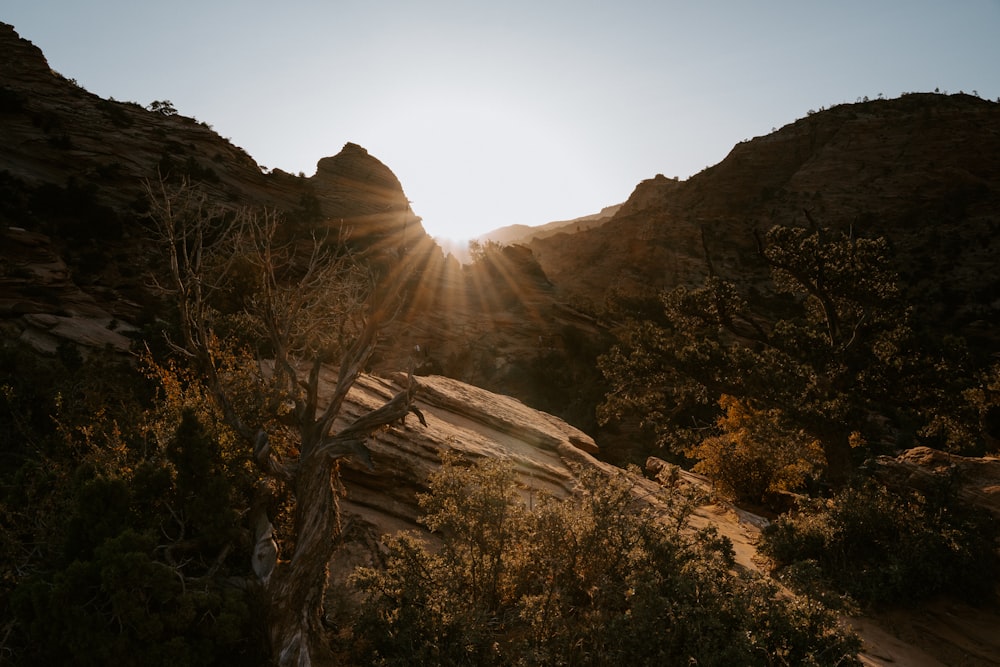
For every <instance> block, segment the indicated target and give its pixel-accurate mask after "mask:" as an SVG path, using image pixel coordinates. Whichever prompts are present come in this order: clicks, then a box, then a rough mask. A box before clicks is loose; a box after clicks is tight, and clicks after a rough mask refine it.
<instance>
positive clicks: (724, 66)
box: [0, 0, 1000, 239]
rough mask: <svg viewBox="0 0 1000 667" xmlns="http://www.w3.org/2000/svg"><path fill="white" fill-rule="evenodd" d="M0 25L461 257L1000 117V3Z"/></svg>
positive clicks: (54, 14)
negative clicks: (943, 97)
mask: <svg viewBox="0 0 1000 667" xmlns="http://www.w3.org/2000/svg"><path fill="white" fill-rule="evenodd" d="M0 21H4V22H6V23H10V24H13V25H14V27H15V29H16V30H17V31H18V33H19V34H20V35H21V36H22V37H24V38H26V39H29V40H31V41H32V42H34V43H35V44H36V45H37V46H38V47H40V48H41V49H42V51H43V52H44V53H45V55H46V57H47V58H48V61H49V64H50V65H51V66H52V68H53V69H55V70H56V71H58V72H59V73H61V74H63V75H64V76H66V77H69V78H72V79H76V81H77V82H78V83H79V84H80V85H81V86H83V87H84V88H86V89H87V90H89V91H91V92H93V93H96V94H97V95H100V96H101V97H113V98H115V99H117V100H122V101H134V102H139V103H141V104H143V105H146V104H149V103H150V102H152V101H153V100H170V101H171V102H172V103H173V104H174V106H175V107H176V108H177V110H178V111H179V112H180V113H182V114H184V115H186V116H193V117H195V118H197V119H198V120H200V121H205V122H207V123H209V124H210V125H211V126H212V127H214V128H215V130H216V131H217V132H218V133H219V134H221V135H222V136H224V137H227V138H229V139H230V140H231V141H232V142H233V143H235V144H236V145H237V146H240V147H242V148H244V149H245V150H246V151H247V152H248V153H249V154H250V155H251V156H252V157H253V158H254V159H255V160H256V161H257V162H258V163H259V164H261V165H265V166H267V167H269V168H280V169H283V170H285V171H288V172H292V173H298V172H304V173H305V174H306V175H312V174H313V173H315V170H316V162H317V161H318V160H319V159H320V158H322V157H325V156H328V155H334V154H336V153H337V152H339V151H340V149H341V147H343V145H344V144H345V143H346V142H349V141H350V142H354V143H357V144H360V145H362V146H364V147H365V148H367V149H368V151H369V153H371V154H372V155H374V156H375V157H377V158H378V159H380V160H381V161H382V162H384V163H385V164H386V165H387V166H388V167H389V168H390V169H392V171H393V172H394V173H395V174H396V176H397V177H398V178H399V180H400V182H401V183H402V185H403V189H404V190H405V191H406V194H407V196H408V198H409V199H410V201H411V202H412V206H413V210H414V212H415V213H416V214H417V215H419V216H421V217H422V218H423V222H424V227H425V228H426V229H427V230H428V232H430V233H431V234H432V235H438V236H447V237H451V238H456V239H463V238H468V237H474V236H477V235H479V234H481V233H483V232H485V231H488V230H490V229H493V228H496V227H500V226H503V225H508V224H514V223H520V224H528V225H538V224H544V223H546V222H550V221H553V220H565V219H570V218H574V217H578V216H582V215H587V214H590V213H595V212H597V211H599V210H600V209H601V208H602V207H604V206H608V205H611V204H616V203H619V202H622V201H624V200H625V199H626V198H627V197H628V195H629V194H630V193H631V192H632V190H633V189H634V188H635V186H636V184H637V183H638V182H639V181H641V180H643V179H646V178H651V177H653V176H654V175H656V174H658V173H662V174H664V175H666V176H668V177H672V176H678V177H680V178H682V179H683V178H687V177H688V176H690V175H692V174H695V173H697V172H699V171H701V170H702V169H704V168H705V167H708V166H711V165H713V164H717V163H718V162H720V161H721V160H722V159H723V158H724V157H725V156H726V154H727V153H728V152H729V150H730V149H731V148H732V147H733V145H735V144H736V143H738V142H740V141H742V140H744V139H750V138H753V137H755V136H759V135H764V134H767V133H769V132H770V131H771V129H772V128H776V127H781V126H783V125H785V124H787V123H790V122H792V121H794V120H796V119H798V118H801V117H803V116H805V115H806V113H807V112H808V111H809V110H810V109H819V108H820V107H824V106H831V105H834V104H838V103H841V102H854V101H855V100H857V99H858V98H861V97H863V96H868V97H870V98H876V97H878V95H879V94H882V95H884V96H886V97H896V96H898V95H899V94H901V93H903V92H913V91H920V92H927V91H933V90H934V89H935V88H940V90H941V91H942V92H944V91H948V92H952V93H955V92H959V91H960V90H961V91H965V92H967V93H971V92H972V91H977V92H978V94H979V95H980V96H981V97H984V98H987V99H992V100H996V99H998V98H1000V0H953V1H946V0H937V1H924V0H862V1H854V0H841V1H838V2H830V1H827V2H812V1H809V0H781V1H778V0H774V1H768V0H731V1H726V2H723V1H721V0H719V1H713V0H704V1H697V0H689V1H687V2H679V1H661V2H652V1H646V2H643V1H638V0H608V1H604V2H596V1H588V0H576V1H562V0H551V1H546V0H527V1H522V0H504V1H499V0H492V1H491V2H474V1H472V0H466V1H464V2H462V1H458V0H452V1H446V0H428V1H424V2H421V1H419V0H409V1H406V0H356V1H355V0H280V1H279V0H267V1H266V2H265V1H261V0H240V1H236V0H231V1H223V0H199V1H197V2H195V1H193V0H162V1H158V2H157V1H153V2H146V1H145V0H91V1H89V2H85V1H83V0H2V4H0Z"/></svg>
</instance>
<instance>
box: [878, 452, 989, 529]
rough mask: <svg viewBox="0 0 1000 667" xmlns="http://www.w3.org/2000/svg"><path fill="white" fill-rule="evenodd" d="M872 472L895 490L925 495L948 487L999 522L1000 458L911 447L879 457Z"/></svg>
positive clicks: (963, 499)
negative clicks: (962, 454) (919, 492)
mask: <svg viewBox="0 0 1000 667" xmlns="http://www.w3.org/2000/svg"><path fill="white" fill-rule="evenodd" d="M875 472H876V473H877V474H878V476H879V477H880V478H881V479H882V480H883V481H884V482H886V483H887V484H889V485H890V486H894V487H897V488H903V489H918V490H921V491H925V492H928V491H930V492H933V491H935V490H937V489H941V488H950V489H951V490H953V491H954V492H955V493H956V494H957V495H958V497H959V498H960V499H961V500H962V501H963V502H965V503H967V504H968V505H971V506H973V507H979V508H981V509H984V510H986V511H988V512H990V513H991V514H993V516H995V517H996V518H997V519H1000V458H997V457H993V456H986V457H970V456H959V455H957V454H949V453H948V452H942V451H940V450H938V449H931V448H930V447H914V448H913V449H908V450H906V451H905V452H903V453H901V454H899V455H898V456H880V457H878V459H877V460H876V468H875Z"/></svg>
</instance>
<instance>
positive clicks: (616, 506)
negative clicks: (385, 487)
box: [353, 459, 859, 665]
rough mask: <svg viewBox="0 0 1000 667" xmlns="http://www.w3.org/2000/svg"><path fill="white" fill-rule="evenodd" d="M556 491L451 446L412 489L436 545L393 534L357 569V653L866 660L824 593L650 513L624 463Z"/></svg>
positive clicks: (466, 658) (680, 506)
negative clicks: (822, 600) (539, 491)
mask: <svg viewBox="0 0 1000 667" xmlns="http://www.w3.org/2000/svg"><path fill="white" fill-rule="evenodd" d="M580 479H581V488H580V489H579V490H578V493H576V494H575V495H573V496H572V497H570V498H567V499H565V500H559V499H556V498H552V497H543V498H541V499H538V500H537V501H535V500H533V502H532V503H531V505H530V506H528V505H526V504H525V503H524V502H523V500H522V499H521V494H519V493H518V489H517V488H516V486H515V476H514V473H513V470H512V468H511V466H510V465H509V464H507V463H503V462H500V461H495V460H493V461H484V462H481V463H478V464H476V465H473V466H471V467H463V466H462V465H460V463H459V461H458V460H456V459H447V460H446V461H445V462H444V465H443V466H442V468H441V469H440V470H439V471H438V472H437V473H435V474H434V475H433V476H432V478H431V481H430V493H429V494H427V495H426V496H423V497H421V498H420V504H421V507H422V509H423V510H424V511H425V512H426V515H425V516H424V518H423V519H422V521H423V523H424V524H425V525H426V526H427V527H428V528H430V529H431V531H432V534H433V536H434V538H435V539H436V542H435V544H434V545H431V544H430V543H429V542H428V541H427V540H426V539H424V538H422V537H421V536H419V535H416V534H413V533H409V534H401V535H399V536H396V537H393V538H391V539H389V540H388V542H387V556H386V561H385V565H384V568H380V569H376V568H362V569H359V570H358V571H357V572H356V574H355V576H354V578H353V582H354V584H355V585H356V586H357V588H358V589H359V590H360V592H361V593H362V596H363V604H362V610H361V613H360V616H359V617H358V619H357V621H356V623H355V625H354V628H353V631H354V637H355V638H356V641H355V645H354V651H355V656H354V657H355V659H356V660H357V661H358V662H359V663H361V664H382V665H403V664H407V665H409V664H443V665H455V664H479V665H515V664H530V665H538V664H542V665H545V664H579V665H604V664H637V665H646V664H649V665H653V664H655V665H662V664H699V665H736V664H738V665H770V664H774V663H775V662H777V661H784V662H783V664H796V665H834V664H839V665H850V664H855V665H856V664H859V663H858V662H857V658H856V653H857V651H858V648H859V643H858V641H857V639H856V638H855V637H854V636H853V635H849V634H846V633H845V632H844V631H843V630H841V629H839V627H838V626H837V623H836V619H835V618H834V616H833V615H832V614H831V613H830V612H829V611H828V610H826V609H825V608H824V607H822V606H821V605H819V604H818V603H815V602H812V601H801V600H789V599H787V598H784V597H781V596H779V595H777V591H776V588H775V587H774V586H773V585H771V584H769V583H766V582H765V581H763V580H762V579H761V578H760V577H758V576H754V575H751V574H748V573H745V572H742V571H740V570H738V568H737V567H736V566H735V563H734V557H733V551H732V545H731V544H730V543H729V541H728V540H726V539H724V538H721V537H719V536H718V535H717V534H716V533H715V532H714V531H712V530H702V531H694V530H691V529H689V528H688V527H687V525H686V517H687V508H686V506H685V505H684V503H682V502H680V501H679V500H678V499H677V498H676V497H673V498H671V497H665V498H664V499H663V500H664V501H665V502H666V503H667V505H668V507H670V508H671V511H670V512H669V514H668V515H663V514H662V513H661V514H660V515H658V514H657V513H655V512H654V511H653V510H652V508H651V505H649V504H647V503H646V501H645V500H637V498H636V495H635V494H634V492H633V489H632V485H631V483H630V482H629V481H628V479H627V478H626V477H625V476H621V477H619V478H616V479H611V480H609V479H607V478H606V477H602V476H600V475H598V474H597V473H595V472H588V471H580Z"/></svg>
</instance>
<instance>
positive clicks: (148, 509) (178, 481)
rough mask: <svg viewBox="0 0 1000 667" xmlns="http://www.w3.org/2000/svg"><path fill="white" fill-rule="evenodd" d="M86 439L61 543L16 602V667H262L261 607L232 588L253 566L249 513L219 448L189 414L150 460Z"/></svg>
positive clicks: (129, 447) (107, 441)
mask: <svg viewBox="0 0 1000 667" xmlns="http://www.w3.org/2000/svg"><path fill="white" fill-rule="evenodd" d="M93 425H94V426H97V425H98V423H97V422H95V423H94V424H93ZM122 435H124V436H125V437H129V436H130V435H134V434H122ZM109 436H110V437H109ZM88 437H90V438H92V439H93V444H94V445H96V448H95V450H94V452H92V453H91V454H90V455H87V456H85V458H84V461H83V462H82V464H81V465H79V466H78V467H77V469H76V471H75V472H74V474H73V477H72V482H71V490H70V492H69V498H68V500H67V502H65V503H64V504H63V505H61V511H62V512H64V513H65V515H66V516H65V524H64V528H63V529H62V530H61V531H60V532H59V535H60V536H61V539H60V543H59V544H58V545H52V550H51V553H50V555H49V557H48V558H46V559H44V560H43V561H39V562H38V563H36V564H35V568H34V570H33V571H32V572H31V573H30V574H29V575H28V576H26V577H24V578H23V579H22V580H21V581H19V582H18V585H17V587H16V588H15V589H14V591H13V594H12V596H11V604H12V610H13V616H14V618H15V619H16V620H17V622H18V627H17V630H18V634H19V635H20V636H21V638H22V639H21V642H20V643H21V646H20V647H19V650H18V661H19V662H20V663H21V664H26V665H27V664H70V663H72V664H78V665H106V664H109V663H114V664H120V665H178V664H180V665H218V664H230V663H231V662H232V661H233V660H240V661H241V662H244V663H245V664H262V661H263V658H264V657H265V656H266V652H265V651H264V650H263V641H262V640H263V633H262V632H261V631H259V630H258V627H259V626H258V622H259V614H257V613H256V610H255V608H254V601H253V597H252V596H251V595H250V594H249V592H248V590H247V589H246V587H241V586H236V585H234V583H233V582H234V581H239V577H238V575H239V574H240V573H241V571H242V570H243V569H245V567H246V566H245V560H246V558H247V557H248V549H249V540H247V539H246V536H245V531H243V530H241V521H240V515H239V513H238V510H240V509H243V510H244V511H245V508H246V506H247V502H246V498H242V499H241V498H238V497H236V493H237V492H236V489H238V488H239V487H240V486H241V484H240V480H239V479H238V475H234V470H236V468H234V467H233V466H232V465H231V463H232V462H230V461H226V460H225V457H224V456H223V454H222V452H221V450H220V448H219V447H218V443H216V442H214V441H213V439H212V438H211V436H210V435H209V434H208V433H207V431H206V430H205V429H204V428H203V427H202V425H201V424H200V423H199V422H198V420H197V419H196V418H195V416H194V415H193V413H191V412H187V413H185V415H184V417H183V419H182V421H181V423H180V425H179V427H178V428H177V429H176V432H175V434H174V437H173V438H172V439H171V442H170V444H169V446H167V447H166V448H164V449H163V450H159V449H154V450H153V451H147V454H148V455H146V454H143V453H142V452H143V449H142V448H140V447H136V446H134V444H135V443H133V444H127V443H126V446H125V447H124V448H123V449H120V448H118V447H117V443H116V442H115V441H114V439H115V437H116V436H115V434H114V433H113V432H110V431H108V432H105V433H104V434H98V433H97V432H96V431H94V430H91V433H90V435H89V436H88ZM101 450H103V451H101ZM115 450H118V451H117V453H115V454H114V455H113V456H108V455H107V453H106V452H107V451H115ZM234 575H236V576H235V578H233V577H234Z"/></svg>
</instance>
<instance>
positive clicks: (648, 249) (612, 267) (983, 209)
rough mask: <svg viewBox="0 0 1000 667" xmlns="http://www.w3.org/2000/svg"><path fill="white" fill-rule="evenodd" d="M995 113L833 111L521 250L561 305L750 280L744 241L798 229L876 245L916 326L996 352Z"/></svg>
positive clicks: (875, 104)
mask: <svg viewBox="0 0 1000 667" xmlns="http://www.w3.org/2000/svg"><path fill="white" fill-rule="evenodd" d="M998 209H1000V104H997V103H994V102H990V101H986V100H982V99H979V98H976V97H972V96H969V95H950V96H948V95H938V94H911V95H906V96H904V97H902V98H899V99H894V100H876V101H870V102H863V103H858V104H847V105H840V106H837V107H833V108H831V109H828V110H825V111H821V112H818V113H815V114H813V115H810V116H808V117H806V118H802V119H800V120H798V121H796V122H794V123H792V124H789V125H787V126H785V127H783V128H781V129H779V130H777V131H775V132H773V133H772V134H769V135H767V136H764V137H757V138H755V139H753V140H750V141H747V142H743V143H741V144H738V145H737V146H735V147H734V148H733V150H732V151H731V152H730V153H729V155H728V156H727V157H726V158H725V159H724V160H723V161H722V162H720V163H719V164H717V165H715V166H713V167H710V168H708V169H705V170H704V171H703V172H701V173H699V174H697V175H695V176H692V177H691V178H689V179H688V180H686V181H680V182H678V181H674V180H670V179H666V178H663V177H662V176H658V177H656V178H652V179H649V180H646V181H643V182H642V183H640V184H639V185H638V186H637V187H636V189H635V191H634V192H633V193H632V195H631V197H630V198H629V200H628V201H627V202H626V203H625V204H624V205H623V206H622V208H621V209H620V210H619V211H618V213H617V214H616V215H615V216H614V218H612V220H611V221H609V222H608V223H606V224H604V225H602V226H601V227H599V228H596V229H591V230H585V231H581V232H580V233H579V234H577V235H574V236H572V243H569V242H567V237H566V236H557V237H549V238H538V239H535V240H533V241H532V242H531V244H530V247H531V248H532V251H533V252H534V254H535V256H536V258H537V259H538V261H539V263H540V264H541V266H542V268H543V270H544V271H545V273H546V275H547V276H549V279H550V280H552V282H553V283H554V284H555V285H556V287H557V289H558V290H560V292H561V293H562V294H563V295H564V296H565V297H566V298H568V299H571V300H576V301H578V302H583V303H588V304H591V307H593V308H595V309H600V308H601V307H602V306H603V304H604V299H605V297H606V296H607V295H608V292H609V290H624V291H625V292H626V293H650V292H652V291H655V290H658V289H661V288H665V287H672V286H674V285H678V284H685V283H688V284H690V283H698V282H700V281H701V279H702V277H703V276H705V275H706V274H707V264H706V262H705V257H704V254H705V251H704V248H703V245H702V241H701V238H702V230H704V232H705V236H706V240H707V247H708V251H709V253H710V254H711V255H712V262H713V264H714V266H715V268H716V269H717V270H718V271H719V272H720V273H721V274H722V275H726V276H738V275H759V274H760V273H761V272H762V271H763V266H762V264H761V263H760V262H759V260H758V258H757V256H756V252H755V241H754V236H753V231H754V230H755V229H756V230H761V231H763V230H766V229H768V228H769V227H771V226H772V225H788V226H808V224H809V223H808V220H807V215H809V216H811V217H812V218H813V219H814V220H815V221H816V222H817V223H818V224H820V225H823V226H825V227H828V228H832V229H845V230H846V229H848V228H852V229H853V230H854V233H855V234H858V235H861V236H869V237H870V236H878V235H882V236H885V237H887V238H888V239H889V240H890V241H891V243H892V245H893V248H894V250H895V253H896V257H897V259H898V262H899V265H898V270H899V272H900V274H901V277H902V278H903V281H904V283H905V285H906V286H907V289H908V292H909V294H910V295H911V296H912V297H913V298H914V299H915V300H916V301H918V302H919V303H921V304H922V305H923V308H924V309H925V310H924V312H923V313H922V316H923V317H926V318H928V319H930V320H933V321H936V322H940V323H942V324H944V325H945V326H947V327H949V328H952V329H953V330H956V331H957V330H961V331H963V332H965V333H966V334H967V335H970V336H974V337H979V336H985V337H987V338H988V339H990V341H992V342H994V343H995V341H996V339H995V327H991V326H990V325H989V323H990V322H996V321H997V319H998V316H1000V312H998V307H1000V304H998V303H997V302H996V301H995V300H994V299H995V295H996V294H997V293H1000V284H998V282H997V280H998V277H997V272H996V271H995V266H996V263H997V259H998V258H1000V246H998V244H1000V235H998V232H1000V219H998V218H997V215H996V211H997V210H998Z"/></svg>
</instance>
